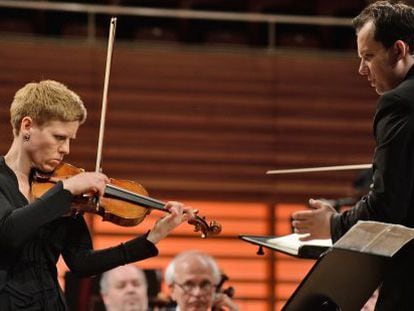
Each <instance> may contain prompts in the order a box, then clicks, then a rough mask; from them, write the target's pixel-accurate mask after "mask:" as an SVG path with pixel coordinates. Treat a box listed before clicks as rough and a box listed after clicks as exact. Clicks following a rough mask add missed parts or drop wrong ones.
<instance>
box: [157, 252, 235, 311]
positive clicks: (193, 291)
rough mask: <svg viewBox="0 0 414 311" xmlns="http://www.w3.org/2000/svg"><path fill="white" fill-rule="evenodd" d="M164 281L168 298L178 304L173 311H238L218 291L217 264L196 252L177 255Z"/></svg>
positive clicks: (218, 272) (230, 301)
mask: <svg viewBox="0 0 414 311" xmlns="http://www.w3.org/2000/svg"><path fill="white" fill-rule="evenodd" d="M165 281H166V283H167V285H168V286H169V287H170V290H171V297H172V299H173V300H174V301H175V302H176V303H177V308H176V309H175V310H179V311H195V310H197V311H207V310H212V307H213V306H214V310H228V311H238V310H239V308H238V307H237V305H236V304H235V303H234V301H233V300H232V299H231V298H230V297H229V296H228V295H226V294H224V293H221V292H217V285H218V284H219V283H220V281H221V272H220V269H219V267H218V265H217V263H216V261H215V260H214V259H213V258H212V257H211V256H209V255H207V254H205V253H202V252H199V251H187V252H183V253H180V254H178V255H177V256H176V257H174V258H173V260H172V261H171V262H170V264H169V265H168V267H167V269H166V271H165Z"/></svg>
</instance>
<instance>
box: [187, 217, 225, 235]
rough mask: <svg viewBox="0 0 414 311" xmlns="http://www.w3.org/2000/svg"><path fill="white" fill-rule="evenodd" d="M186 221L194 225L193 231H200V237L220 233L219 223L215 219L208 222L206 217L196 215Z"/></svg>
mask: <svg viewBox="0 0 414 311" xmlns="http://www.w3.org/2000/svg"><path fill="white" fill-rule="evenodd" d="M188 223H189V224H190V225H193V226H194V232H200V233H201V238H202V239H205V238H207V237H209V236H212V235H217V234H220V232H221V224H219V223H218V222H216V221H215V220H212V221H210V223H209V224H208V223H207V221H206V218H205V217H204V216H203V217H200V216H198V215H196V216H194V217H193V218H191V219H190V220H189V221H188Z"/></svg>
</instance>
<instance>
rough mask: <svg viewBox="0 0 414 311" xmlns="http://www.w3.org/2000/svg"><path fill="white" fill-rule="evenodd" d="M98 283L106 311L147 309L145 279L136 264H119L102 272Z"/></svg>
mask: <svg viewBox="0 0 414 311" xmlns="http://www.w3.org/2000/svg"><path fill="white" fill-rule="evenodd" d="M99 285H100V292H101V296H102V300H103V302H104V304H105V308H106V310H107V311H147V310H148V284H147V279H146V277H145V273H144V271H142V270H141V269H140V268H138V267H137V266H134V265H125V266H119V267H117V268H114V269H112V270H109V271H107V272H104V273H103V274H102V276H101V280H100V282H99Z"/></svg>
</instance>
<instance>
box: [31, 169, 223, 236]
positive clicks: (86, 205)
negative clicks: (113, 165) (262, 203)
mask: <svg viewBox="0 0 414 311" xmlns="http://www.w3.org/2000/svg"><path fill="white" fill-rule="evenodd" d="M82 172H84V169H82V168H78V167H75V166H73V165H71V164H68V163H64V162H62V163H61V164H60V165H59V166H58V167H57V168H56V169H55V170H54V171H53V172H52V173H50V174H48V173H41V172H35V174H34V175H33V181H32V196H33V198H35V199H37V198H40V197H41V196H42V195H43V194H44V193H45V192H47V191H48V190H49V189H50V188H52V187H53V186H54V185H55V184H56V183H58V182H59V181H62V180H65V179H67V178H70V177H72V176H74V175H76V174H79V173H82ZM164 206H165V203H164V202H162V201H159V200H156V199H153V198H151V197H149V196H148V192H147V191H146V189H145V188H144V187H143V186H142V185H140V184H138V183H136V182H134V181H130V180H119V179H114V178H110V182H109V183H108V184H107V185H106V188H105V193H104V196H103V197H102V198H99V197H98V196H97V195H96V194H95V193H86V194H83V195H81V196H75V197H74V199H73V202H72V209H71V214H72V215H76V214H78V213H85V212H86V213H93V214H96V215H99V216H101V217H102V219H103V220H104V221H109V222H112V223H114V224H117V225H120V226H125V227H128V226H135V225H138V224H139V223H141V222H142V221H143V220H144V219H145V217H146V216H147V215H148V214H149V213H150V212H151V210H152V209H156V210H159V211H163V212H167V213H168V212H169V211H168V210H167V209H166V208H165V207H164ZM197 213H198V212H195V213H191V212H188V214H189V215H191V218H190V219H189V220H188V223H189V224H190V225H193V226H194V232H200V233H201V237H202V238H206V237H208V236H212V235H217V234H219V233H220V232H221V225H220V224H219V223H217V222H216V221H214V220H212V221H210V223H209V224H208V223H207V221H206V220H205V217H200V216H198V215H197Z"/></svg>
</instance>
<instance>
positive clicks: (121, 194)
mask: <svg viewBox="0 0 414 311" xmlns="http://www.w3.org/2000/svg"><path fill="white" fill-rule="evenodd" d="M105 196H106V197H108V198H111V197H112V198H116V199H123V200H125V201H128V202H131V203H135V204H138V205H140V206H143V207H147V208H152V209H156V210H159V211H163V212H168V210H167V209H166V208H165V207H164V206H165V203H164V202H162V201H159V200H156V199H153V198H150V197H147V196H144V195H140V194H138V193H135V192H132V191H129V190H127V189H123V188H120V187H117V186H115V185H112V184H107V185H106V188H105Z"/></svg>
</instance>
